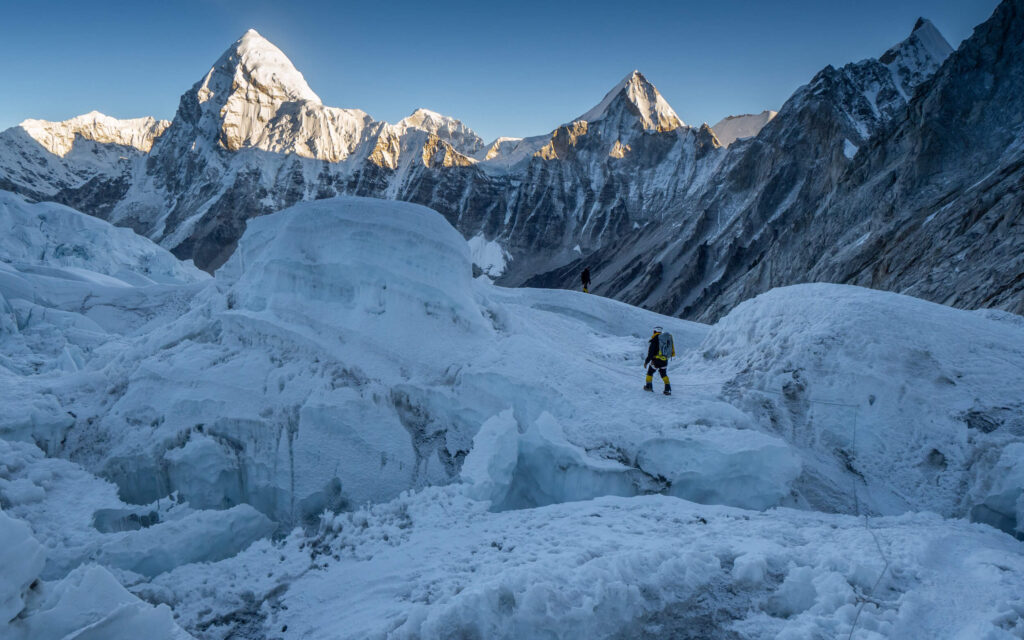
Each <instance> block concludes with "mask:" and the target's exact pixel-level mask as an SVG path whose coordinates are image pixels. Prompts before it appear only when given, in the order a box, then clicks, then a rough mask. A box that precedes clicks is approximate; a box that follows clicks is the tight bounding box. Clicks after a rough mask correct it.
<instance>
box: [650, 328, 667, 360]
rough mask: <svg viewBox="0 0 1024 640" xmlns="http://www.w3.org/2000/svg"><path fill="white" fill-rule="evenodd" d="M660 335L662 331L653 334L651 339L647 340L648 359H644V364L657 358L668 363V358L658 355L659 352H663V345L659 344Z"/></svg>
mask: <svg viewBox="0 0 1024 640" xmlns="http://www.w3.org/2000/svg"><path fill="white" fill-rule="evenodd" d="M660 335H661V334H660V333H656V334H654V335H653V336H651V339H650V340H649V341H648V342H647V359H646V360H644V364H647V363H648V362H651V361H652V360H657V361H658V362H659V363H660V362H664V363H668V360H667V359H665V358H662V357H661V356H660V355H658V354H659V353H661V347H660V345H659V344H658V336H660ZM662 366H664V365H662Z"/></svg>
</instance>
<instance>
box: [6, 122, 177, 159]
mask: <svg viewBox="0 0 1024 640" xmlns="http://www.w3.org/2000/svg"><path fill="white" fill-rule="evenodd" d="M170 124H171V123H170V122H169V121H168V120H156V119H154V118H152V117H150V116H146V117H145V118H131V119H128V120H118V119H117V118H111V117H110V116H105V115H103V114H102V113H100V112H99V111H90V112H89V113H86V114H83V115H80V116H76V117H74V118H71V119H70V120H64V121H61V122H51V121H49V120H32V119H30V120H25V121H23V122H22V123H21V124H19V125H18V126H19V127H21V128H22V129H24V130H25V132H26V133H28V135H30V136H31V137H32V138H33V139H34V140H35V141H36V142H38V143H39V144H41V145H43V147H44V148H45V149H46V150H47V151H49V152H50V153H52V154H54V155H57V156H60V157H62V158H63V157H64V156H66V155H67V154H68V153H69V152H70V151H71V147H72V146H73V145H74V143H75V137H76V136H81V137H82V138H84V139H86V140H92V141H94V142H100V143H103V144H119V145H123V146H126V147H134V148H135V149H138V150H139V151H144V152H147V153H148V152H149V150H150V149H151V148H152V147H153V142H154V141H155V140H156V139H157V138H159V137H160V135H161V134H163V132H164V131H165V130H166V129H167V127H169V126H170Z"/></svg>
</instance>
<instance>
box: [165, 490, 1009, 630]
mask: <svg viewBox="0 0 1024 640" xmlns="http://www.w3.org/2000/svg"><path fill="white" fill-rule="evenodd" d="M485 507H486V504H485V503H481V502H478V501H475V500H472V499H469V498H467V497H466V496H465V495H463V488H462V487H460V486H451V487H435V488H429V489H425V490H422V491H419V492H416V493H410V494H406V495H403V496H401V497H399V498H397V499H395V500H393V501H391V502H388V503H385V504H379V505H373V506H370V507H367V508H365V509H360V510H357V511H355V512H352V513H347V514H342V515H339V516H337V517H335V518H334V519H333V521H332V522H331V523H330V524H329V526H328V527H327V529H326V530H325V531H324V532H322V533H321V534H320V535H319V536H318V537H317V538H316V540H313V541H311V540H309V539H300V538H291V539H289V540H288V541H286V542H285V543H284V544H283V546H281V547H279V548H278V549H277V550H268V549H265V548H260V547H259V546H254V547H252V548H250V549H249V550H248V551H245V552H243V553H242V554H240V555H239V556H237V557H235V558H233V559H231V560H226V561H224V562H221V563H218V565H217V566H218V571H219V573H220V574H221V575H226V576H228V578H227V581H229V582H231V583H233V584H235V585H237V586H236V587H234V588H233V589H224V590H223V591H222V592H220V593H219V594H218V595H217V597H218V598H220V600H219V602H221V603H222V606H223V607H224V608H228V609H230V608H231V607H232V606H237V604H234V605H233V604H232V603H240V602H241V601H242V599H241V598H240V597H239V596H238V593H240V592H242V591H243V590H245V589H248V588H250V587H251V585H253V584H255V585H257V587H256V596H255V597H256V599H257V600H262V602H263V605H262V614H263V615H264V620H265V622H264V627H263V629H264V631H265V632H266V633H267V634H268V635H277V636H280V637H285V638H292V637H294V638H384V637H388V638H418V637H494V638H522V637H537V638H579V637H588V638H614V637H637V638H658V637H681V638H687V637H692V638H735V637H743V638H776V637H783V638H807V637H846V636H847V635H848V634H849V632H850V630H851V628H852V625H853V622H854V619H856V620H857V626H856V632H855V634H854V637H857V638H882V637H898V638H922V639H923V638H936V637H991V638H1004V637H1005V638H1012V637H1019V634H1020V633H1021V632H1022V631H1024V618H1022V617H1021V614H1022V613H1024V601H1022V600H1021V597H1020V594H1021V593H1022V591H1021V586H1022V582H1024V556H1022V555H1021V553H1020V549H1019V544H1018V543H1017V542H1015V541H1014V540H1012V539H1011V538H1009V537H1007V536H1005V535H1003V534H1001V533H998V532H996V531H994V530H992V529H989V528H987V527H983V526H979V525H971V524H968V523H966V522H964V521H948V520H943V519H942V518H940V517H938V516H935V515H933V514H907V515H904V516H899V517H887V518H878V519H873V520H872V523H871V530H868V529H867V528H865V527H864V523H863V520H862V519H859V518H855V517H852V516H837V515H829V514H817V513H810V512H805V511H794V510H789V509H775V510H770V511H767V512H754V511H746V510H741V509H734V508H729V507H722V506H715V505H697V504H694V503H691V502H688V501H685V500H678V499H675V498H669V497H663V496H646V497H633V498H618V497H604V498H598V499H595V500H591V501H585V502H571V503H562V504H557V505H550V506H546V507H542V508H538V509H528V510H517V511H504V512H498V513H495V512H492V511H488V510H487V509H486V508H485ZM874 536H877V538H878V541H879V542H878V546H876V543H875V538H874ZM879 546H880V547H881V549H882V550H883V552H884V556H883V555H880V554H879V552H878V548H879ZM278 557H279V558H280V560H278V561H277V562H276V563H275V562H274V560H277V559H278ZM297 557H303V558H305V559H306V562H307V564H306V565H305V570H299V569H298V568H297V566H296V563H297ZM268 560H270V562H269V564H270V566H271V568H270V571H269V573H273V574H274V576H281V577H280V578H279V579H280V580H282V581H285V582H287V585H288V586H287V589H286V590H283V589H278V590H277V591H275V589H274V581H273V580H268V579H267V578H266V577H265V576H264V575H263V574H260V573H259V572H260V571H263V570H264V569H267V562H268ZM886 561H888V563H889V564H888V567H886V565H885V562H886ZM883 569H885V571H884V573H883ZM207 575H208V574H207ZM880 576H881V580H879V577H880ZM197 578H198V576H197V575H195V571H194V570H193V569H190V568H188V567H183V568H182V569H179V570H177V571H175V572H172V573H169V574H164V575H162V576H160V577H158V578H157V579H156V580H155V581H154V582H153V584H152V585H150V586H148V587H146V589H153V590H154V591H156V590H166V591H167V592H172V593H186V592H187V589H188V586H189V585H191V584H192V581H194V580H196V579H197ZM876 583H877V585H876ZM277 584H283V583H281V582H279V583H277ZM261 593H262V594H264V595H263V596H262V597H261V595H260V594H261ZM862 602H863V603H864V606H863V610H862V611H861V614H860V616H859V618H858V617H857V610H858V608H860V607H861V604H862ZM938 602H941V603H942V604H943V605H944V607H943V608H934V607H929V606H926V603H938ZM338 603H344V605H343V606H338ZM182 605H183V608H182V609H176V610H177V611H179V612H180V613H181V614H182V616H183V619H185V621H186V625H187V626H189V627H190V628H192V627H195V626H197V625H201V624H202V623H203V621H205V620H208V619H209V618H210V613H208V612H207V613H204V612H202V611H200V610H199V607H198V606H197V605H196V604H190V603H182ZM219 608H220V607H216V606H215V607H214V609H215V610H217V609H219ZM282 629H286V630H287V631H282ZM958 634H960V635H958ZM211 637H220V636H213V635H211Z"/></svg>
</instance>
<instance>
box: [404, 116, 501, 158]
mask: <svg viewBox="0 0 1024 640" xmlns="http://www.w3.org/2000/svg"><path fill="white" fill-rule="evenodd" d="M395 128H396V129H397V132H398V134H399V135H401V134H403V133H405V132H406V131H408V130H409V129H418V130H420V131H426V132H427V133H431V134H434V135H436V136H437V137H439V138H441V139H442V140H445V141H446V142H448V143H450V144H451V145H452V146H453V147H454V148H455V149H456V150H457V151H458V152H459V153H463V154H466V155H472V154H474V153H477V152H478V151H480V150H481V149H483V148H484V141H483V139H482V138H481V137H480V136H478V135H477V134H476V132H475V131H473V130H472V129H470V128H469V127H467V126H466V125H465V124H464V123H463V122H462V121H461V120H456V119H455V118H452V117H450V116H446V115H442V114H440V113H437V112H436V111H431V110H430V109H417V110H416V111H414V112H413V113H412V114H411V115H409V116H407V117H405V118H403V119H402V120H400V121H399V122H398V124H397V125H395Z"/></svg>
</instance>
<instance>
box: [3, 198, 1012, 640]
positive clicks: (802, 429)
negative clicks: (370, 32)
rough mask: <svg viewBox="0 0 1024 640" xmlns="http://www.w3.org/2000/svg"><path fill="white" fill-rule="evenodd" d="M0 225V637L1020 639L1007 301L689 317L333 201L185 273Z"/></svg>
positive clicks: (13, 208)
mask: <svg viewBox="0 0 1024 640" xmlns="http://www.w3.org/2000/svg"><path fill="white" fill-rule="evenodd" d="M0 215H2V216H3V220H4V223H5V224H6V225H8V228H10V229H13V230H15V231H14V232H12V233H10V234H8V235H6V236H5V237H4V238H3V239H2V240H0V276H2V277H0V345H2V346H3V351H2V354H3V358H2V360H0V377H2V379H3V380H2V385H3V388H4V389H5V399H6V400H7V402H5V403H3V404H2V405H0V438H2V439H0V508H2V510H3V512H2V513H0V540H2V544H0V554H3V553H5V552H6V553H8V554H10V553H13V555H10V556H9V557H10V560H5V567H6V566H11V567H12V569H11V571H9V572H8V571H5V572H4V574H3V577H2V578H0V612H2V613H3V616H2V619H0V630H2V631H3V633H4V635H5V637H6V636H7V635H11V636H12V637H26V638H28V637H43V636H45V635H47V634H51V635H55V637H63V636H66V635H69V634H73V633H78V634H80V635H78V636H73V637H83V638H84V637H106V638H121V637H123V638H130V637H139V636H140V635H151V636H153V637H168V638H184V637H188V636H189V635H191V636H193V637H197V638H228V637H243V638H272V637H275V638H276V637H280V638H290V637H302V638H338V637H350V638H366V637H382V638H383V637H397V638H401V637H410V638H412V637H438V638H440V637H510V638H512V637H554V638H572V637H610V638H611V637H710V638H735V637H744V638H748V637H749V638H768V637H772V638H774V637H788V638H800V637H813V636H823V637H833V636H840V637H846V636H847V635H851V634H853V635H854V637H862V638H873V637H899V638H908V637H909V638H913V637H920V638H934V637H953V636H954V635H956V634H961V635H962V636H966V637H992V638H999V637H1015V636H1019V634H1020V633H1022V632H1024V601H1022V600H1021V598H1020V595H1019V594H1021V593H1024V543H1022V542H1021V538H1024V518H1022V515H1024V514H1022V511H1021V505H1022V504H1024V498H1022V488H1024V473H1022V472H1024V461H1022V457H1021V452H1022V448H1024V406H1022V405H1021V400H1020V397H1019V389H1021V388H1024V366H1022V364H1024V320H1022V319H1021V318H1020V316H1016V315H1013V314H1009V313H1005V312H999V311H993V310H987V311H962V310H956V309H951V308H948V307H944V306H941V305H937V304H934V303H930V302H925V301H922V300H918V299H914V298H910V297H907V296H901V295H898V294H893V293H885V292H878V291H871V290H867V289H862V288H858V287H851V286H844V285H828V284H814V285H798V286H793V287H786V288H781V289H774V290H772V291H769V292H768V293H765V294H762V295H761V296H758V297H756V298H754V299H752V300H749V301H747V302H745V303H743V304H741V305H739V306H738V307H737V308H736V309H735V310H733V311H732V312H731V313H729V314H728V315H726V316H725V317H724V318H723V319H722V320H721V321H719V322H718V323H716V324H715V325H705V324H700V323H695V322H689V321H685V320H681V319H678V318H672V317H667V316H661V315H658V314H656V313H653V312H650V311H646V310H643V309H640V308H637V307H633V306H630V305H627V304H624V303H621V302H617V301H614V300H610V299H606V298H603V297H600V296H596V295H588V294H583V293H581V292H574V291H559V290H540V289H506V288H503V287H500V286H496V285H494V284H492V283H491V282H490V280H489V279H488V278H486V277H477V278H474V276H473V269H472V263H473V261H472V247H471V245H470V243H469V242H467V241H466V240H464V239H463V237H462V236H461V235H460V234H459V233H458V232H457V231H456V230H455V229H454V228H453V227H452V226H451V225H450V224H449V223H448V222H447V221H446V220H445V218H444V217H443V216H441V215H440V214H438V213H437V212H435V211H432V210H430V209H428V208H426V207H422V206H419V205H413V204H407V203H401V202H390V201H383V200H374V199H364V198H355V197H339V198H329V199H323V200H317V201H313V202H305V203H300V204H297V205H295V206H293V207H290V208H288V209H286V210H284V211H280V212H278V213H275V214H273V215H268V216H262V217H259V218H254V219H252V220H250V221H248V223H247V225H246V230H245V233H244V234H243V236H242V238H241V240H240V241H239V244H238V248H237V250H236V251H235V252H234V253H233V254H232V255H231V257H230V258H229V259H228V261H227V262H226V263H225V264H224V265H223V266H222V267H221V268H220V269H219V270H218V271H217V272H216V274H215V275H214V276H213V277H210V276H208V275H207V274H205V273H203V272H201V271H199V270H198V269H196V268H195V267H194V266H193V265H191V264H190V263H187V262H182V261H179V260H178V259H176V258H174V257H173V256H172V255H171V254H170V253H168V252H167V251H165V250H164V249H161V248H160V247H158V246H156V245H154V244H153V243H152V242H150V241H149V240H147V239H145V238H142V237H140V236H136V235H134V234H133V233H132V232H131V231H128V230H125V229H120V228H116V227H113V226H111V225H110V224H108V223H106V222H103V221H101V220H98V219H95V218H92V217H89V216H86V215H85V214H82V213H80V212H77V211H74V210H73V209H69V208H67V207H63V206H61V205H56V204H52V203H31V202H29V201H27V200H26V199H25V198H24V197H22V196H17V195H14V194H9V193H0ZM653 326H663V327H664V328H665V329H666V330H668V331H669V332H671V333H672V334H673V335H674V337H675V341H676V343H677V350H678V352H679V354H680V356H679V358H677V359H676V360H674V361H673V363H672V364H671V365H670V369H669V374H670V376H671V377H672V384H673V387H674V389H675V390H676V395H674V396H672V397H663V396H660V395H655V396H652V395H650V394H645V393H644V392H643V391H642V390H641V386H642V377H643V373H644V368H643V367H642V360H643V354H644V353H645V340H646V338H647V337H648V336H649V332H650V330H651V328H652V327H653ZM7 550H13V551H7ZM4 557H8V556H4ZM89 634H93V635H89Z"/></svg>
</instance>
